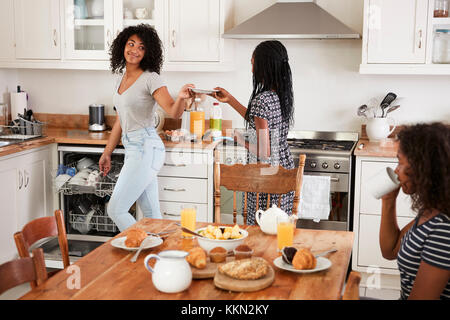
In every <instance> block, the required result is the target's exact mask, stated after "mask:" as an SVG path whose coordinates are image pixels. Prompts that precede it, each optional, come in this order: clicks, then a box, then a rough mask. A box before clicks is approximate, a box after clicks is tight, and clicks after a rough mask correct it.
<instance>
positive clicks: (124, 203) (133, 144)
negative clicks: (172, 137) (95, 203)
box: [107, 128, 165, 231]
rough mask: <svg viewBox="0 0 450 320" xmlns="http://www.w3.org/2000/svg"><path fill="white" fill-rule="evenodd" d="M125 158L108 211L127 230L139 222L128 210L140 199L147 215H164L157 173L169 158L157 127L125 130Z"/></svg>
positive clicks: (140, 205)
mask: <svg viewBox="0 0 450 320" xmlns="http://www.w3.org/2000/svg"><path fill="white" fill-rule="evenodd" d="M122 144H123V145H124V147H125V162H124V165H123V167H122V170H121V171H120V175H119V179H118V180H117V183H116V186H115V188H114V191H113V193H112V195H111V199H110V201H109V205H108V209H107V211H108V215H109V217H110V218H111V219H112V220H113V221H114V223H115V224H116V225H117V227H118V228H119V230H120V231H123V230H125V229H127V228H128V227H130V226H131V225H133V224H134V223H136V219H135V218H134V217H133V216H132V215H131V214H130V213H129V212H128V210H129V209H130V207H131V206H132V205H133V204H134V202H136V201H137V204H138V205H139V208H140V209H141V210H142V212H143V214H144V217H148V218H155V219H162V215H161V211H160V207H159V194H158V180H157V174H158V171H159V170H160V169H161V167H162V166H163V163H164V159H165V149H164V144H163V142H162V141H161V138H160V137H159V136H158V134H157V133H156V130H155V129H154V128H143V129H139V130H136V131H131V132H128V133H126V134H122Z"/></svg>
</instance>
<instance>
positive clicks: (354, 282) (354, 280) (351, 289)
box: [342, 271, 361, 300]
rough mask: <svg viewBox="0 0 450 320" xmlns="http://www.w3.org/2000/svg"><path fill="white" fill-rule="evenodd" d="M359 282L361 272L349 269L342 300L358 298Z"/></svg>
mask: <svg viewBox="0 0 450 320" xmlns="http://www.w3.org/2000/svg"><path fill="white" fill-rule="evenodd" d="M360 282H361V274H360V273H359V272H356V271H351V272H350V274H349V275H348V278H347V284H346V285H345V290H344V294H343V296H342V300H359V283H360Z"/></svg>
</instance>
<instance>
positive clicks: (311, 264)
mask: <svg viewBox="0 0 450 320" xmlns="http://www.w3.org/2000/svg"><path fill="white" fill-rule="evenodd" d="M316 264H317V259H316V257H314V255H313V254H312V253H311V251H309V249H300V250H298V251H297V252H296V253H295V256H294V259H292V266H293V267H294V268H295V269H297V270H309V269H314V268H315V267H316Z"/></svg>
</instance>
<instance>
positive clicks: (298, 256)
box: [273, 247, 332, 273]
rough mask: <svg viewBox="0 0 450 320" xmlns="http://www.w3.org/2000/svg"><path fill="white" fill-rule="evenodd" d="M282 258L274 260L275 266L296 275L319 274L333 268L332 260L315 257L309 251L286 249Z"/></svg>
mask: <svg viewBox="0 0 450 320" xmlns="http://www.w3.org/2000/svg"><path fill="white" fill-rule="evenodd" d="M281 253H282V255H281V257H278V258H276V259H275V260H273V264H274V265H275V266H276V267H278V268H280V269H283V270H287V271H291V272H296V273H312V272H319V271H323V270H326V269H328V268H329V267H331V265H332V263H331V261H330V260H328V259H327V258H324V257H317V258H316V257H315V256H314V255H313V254H312V253H311V251H310V250H309V249H299V250H297V249H296V248H293V247H285V248H283V250H282V252H281Z"/></svg>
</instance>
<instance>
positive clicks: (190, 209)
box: [181, 204, 197, 239]
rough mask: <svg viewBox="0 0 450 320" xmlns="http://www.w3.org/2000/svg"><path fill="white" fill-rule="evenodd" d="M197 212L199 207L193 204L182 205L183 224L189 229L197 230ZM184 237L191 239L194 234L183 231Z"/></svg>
mask: <svg viewBox="0 0 450 320" xmlns="http://www.w3.org/2000/svg"><path fill="white" fill-rule="evenodd" d="M196 213H197V207H196V206H195V205H192V204H186V205H182V206H181V226H182V227H185V228H187V229H189V230H192V231H195V219H196V218H195V216H196ZM182 237H183V238H187V239H191V238H192V237H193V235H191V234H189V233H186V232H183V233H182Z"/></svg>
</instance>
